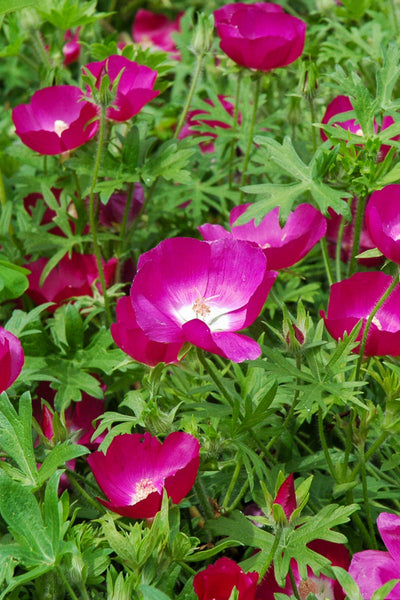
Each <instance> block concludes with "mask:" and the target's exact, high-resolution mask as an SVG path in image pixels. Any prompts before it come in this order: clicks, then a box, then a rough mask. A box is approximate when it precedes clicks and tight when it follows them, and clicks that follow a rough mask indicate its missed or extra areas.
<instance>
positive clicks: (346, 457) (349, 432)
mask: <svg viewBox="0 0 400 600" xmlns="http://www.w3.org/2000/svg"><path fill="white" fill-rule="evenodd" d="M354 418H355V411H354V408H352V409H351V411H350V419H349V425H348V428H347V433H346V445H345V450H344V459H343V473H346V472H347V467H348V466H349V457H350V450H351V445H352V442H353V420H354Z"/></svg>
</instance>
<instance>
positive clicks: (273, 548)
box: [258, 528, 282, 583]
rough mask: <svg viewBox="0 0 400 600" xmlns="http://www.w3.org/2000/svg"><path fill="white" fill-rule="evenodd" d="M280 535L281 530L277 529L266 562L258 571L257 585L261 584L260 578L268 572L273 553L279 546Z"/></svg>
mask: <svg viewBox="0 0 400 600" xmlns="http://www.w3.org/2000/svg"><path fill="white" fill-rule="evenodd" d="M281 535H282V529H281V528H279V529H278V530H277V532H276V534H275V539H274V543H273V544H272V547H271V550H270V552H269V554H268V556H267V560H266V561H265V563H264V564H263V566H262V568H261V569H260V571H259V573H260V578H259V580H258V583H261V581H262V578H263V577H264V575H265V573H266V572H267V571H268V569H269V567H270V565H271V563H272V561H273V560H274V556H275V552H276V549H277V548H278V546H279V542H280V539H281Z"/></svg>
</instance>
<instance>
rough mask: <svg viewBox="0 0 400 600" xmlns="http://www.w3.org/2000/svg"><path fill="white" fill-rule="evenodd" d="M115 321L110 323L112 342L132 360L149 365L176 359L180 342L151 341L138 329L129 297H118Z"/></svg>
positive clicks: (170, 361)
mask: <svg viewBox="0 0 400 600" xmlns="http://www.w3.org/2000/svg"><path fill="white" fill-rule="evenodd" d="M116 312H117V322H116V323H112V325H111V335H112V337H113V340H114V342H115V343H116V344H117V346H119V347H120V348H121V350H123V351H124V352H125V353H126V354H128V355H129V356H130V357H131V358H133V359H134V360H136V361H138V362H141V363H143V364H145V365H148V366H149V367H155V366H156V365H158V363H160V362H164V363H166V364H169V363H174V362H177V361H178V353H179V350H180V349H181V347H182V343H180V342H178V343H175V344H174V343H172V344H168V343H163V342H153V341H152V340H150V339H149V338H148V337H147V335H146V334H145V333H144V332H143V331H142V330H141V329H140V327H139V325H138V324H137V321H136V315H135V311H134V308H133V306H132V302H131V299H130V297H127V296H125V297H123V298H120V299H119V300H118V302H117V306H116Z"/></svg>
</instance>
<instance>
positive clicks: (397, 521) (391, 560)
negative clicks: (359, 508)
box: [349, 512, 400, 600]
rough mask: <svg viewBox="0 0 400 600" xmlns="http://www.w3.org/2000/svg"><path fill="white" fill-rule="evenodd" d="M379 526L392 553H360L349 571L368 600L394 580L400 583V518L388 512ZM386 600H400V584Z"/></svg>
mask: <svg viewBox="0 0 400 600" xmlns="http://www.w3.org/2000/svg"><path fill="white" fill-rule="evenodd" d="M376 522H377V525H378V529H379V533H380V534H381V538H382V540H383V541H384V543H385V546H386V548H387V550H388V551H387V552H384V551H382V550H363V551H362V552H356V554H354V556H353V558H352V559H351V564H350V568H349V573H350V575H351V576H352V577H353V579H354V580H355V582H356V583H357V585H358V587H359V588H360V592H361V595H362V597H363V598H364V599H365V600H370V598H372V595H373V594H374V592H375V591H376V590H377V589H378V588H380V587H381V586H382V585H384V584H385V583H387V582H388V581H390V580H391V579H400V517H398V516H397V515H393V514H391V513H385V512H384V513H381V514H380V515H379V517H378V519H377V521H376ZM385 598H386V600H399V598H400V583H397V584H396V585H395V586H394V588H393V589H392V591H391V592H389V594H387V595H386V596H385Z"/></svg>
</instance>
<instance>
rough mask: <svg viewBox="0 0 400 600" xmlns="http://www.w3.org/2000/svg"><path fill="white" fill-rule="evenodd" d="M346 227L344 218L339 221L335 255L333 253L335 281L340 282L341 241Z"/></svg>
mask: <svg viewBox="0 0 400 600" xmlns="http://www.w3.org/2000/svg"><path fill="white" fill-rule="evenodd" d="M345 227H346V219H345V218H344V217H342V218H341V220H340V225H339V229H338V234H337V238H336V253H335V267H336V281H341V280H342V261H341V256H342V240H343V234H344V228H345Z"/></svg>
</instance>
